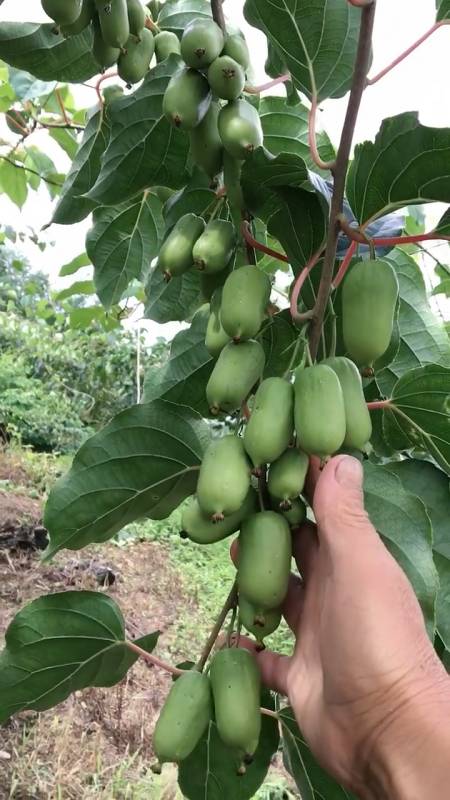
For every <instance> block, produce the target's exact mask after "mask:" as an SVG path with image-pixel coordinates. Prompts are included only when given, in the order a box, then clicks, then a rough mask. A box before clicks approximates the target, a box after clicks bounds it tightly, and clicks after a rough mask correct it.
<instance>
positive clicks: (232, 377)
mask: <svg viewBox="0 0 450 800" xmlns="http://www.w3.org/2000/svg"><path fill="white" fill-rule="evenodd" d="M265 360H266V359H265V355H264V350H263V348H262V347H261V345H260V343H259V342H257V341H255V340H254V339H249V340H248V341H246V342H241V344H235V343H234V342H230V343H229V344H227V345H225V347H224V348H223V350H222V352H221V353H220V355H219V358H218V359H217V361H216V364H215V367H214V369H213V371H212V373H211V376H210V378H209V381H208V384H207V386H206V398H207V400H208V405H209V408H210V410H211V413H212V414H218V413H219V412H220V411H223V412H226V413H228V414H232V413H233V412H234V411H238V410H239V409H240V408H241V406H242V404H243V403H244V402H245V400H246V399H247V397H248V395H249V394H250V392H251V390H252V388H253V386H254V385H255V383H256V382H257V381H258V380H259V379H260V378H261V375H262V373H263V370H264V365H265Z"/></svg>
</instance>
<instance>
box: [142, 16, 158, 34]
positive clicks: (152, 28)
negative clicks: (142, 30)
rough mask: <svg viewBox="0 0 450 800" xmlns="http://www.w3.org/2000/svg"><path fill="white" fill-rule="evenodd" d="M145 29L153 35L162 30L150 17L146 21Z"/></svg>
mask: <svg viewBox="0 0 450 800" xmlns="http://www.w3.org/2000/svg"><path fill="white" fill-rule="evenodd" d="M145 27H146V28H148V30H149V31H151V32H152V33H160V28H158V26H157V24H156V22H153V20H152V19H150V17H147V18H146V20H145Z"/></svg>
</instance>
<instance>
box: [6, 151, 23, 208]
mask: <svg viewBox="0 0 450 800" xmlns="http://www.w3.org/2000/svg"><path fill="white" fill-rule="evenodd" d="M2 192H4V193H5V194H6V195H7V196H8V197H9V199H10V200H11V202H12V203H14V205H16V206H18V207H19V208H22V206H23V205H24V203H25V200H26V199H27V195H28V186H27V173H26V171H25V170H24V169H23V167H21V166H14V164H12V163H11V162H10V161H6V160H5V159H3V158H0V194H1V193H2Z"/></svg>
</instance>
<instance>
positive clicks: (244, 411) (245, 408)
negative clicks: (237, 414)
mask: <svg viewBox="0 0 450 800" xmlns="http://www.w3.org/2000/svg"><path fill="white" fill-rule="evenodd" d="M241 416H242V417H243V418H244V419H246V420H247V422H248V420H249V419H250V409H249V407H248V405H247V403H243V405H242V408H241Z"/></svg>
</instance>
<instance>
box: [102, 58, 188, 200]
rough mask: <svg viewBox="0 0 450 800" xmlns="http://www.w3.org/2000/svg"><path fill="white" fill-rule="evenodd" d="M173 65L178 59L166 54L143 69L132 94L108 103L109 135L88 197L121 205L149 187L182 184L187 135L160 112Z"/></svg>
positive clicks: (177, 63)
mask: <svg viewBox="0 0 450 800" xmlns="http://www.w3.org/2000/svg"><path fill="white" fill-rule="evenodd" d="M179 66H180V59H179V57H178V56H174V55H172V56H170V58H168V59H166V60H165V61H163V62H162V63H161V64H159V65H158V66H157V67H155V68H154V69H152V70H151V71H150V72H148V73H147V76H146V78H145V80H144V82H143V83H142V84H141V86H140V87H139V89H137V91H136V92H134V93H133V94H130V95H128V96H127V97H124V98H123V99H121V100H117V101H115V102H114V103H113V105H112V106H111V108H110V110H109V118H110V120H111V138H110V141H109V145H108V148H107V150H106V153H105V154H104V157H103V159H102V169H101V172H100V175H99V177H98V180H97V183H96V184H95V186H94V187H93V189H92V190H91V191H90V192H89V197H90V199H91V200H95V201H96V202H98V203H104V204H105V205H108V204H112V203H121V202H123V201H124V200H126V199H127V198H129V197H133V195H135V194H136V193H137V192H140V191H142V190H143V189H147V188H148V187H151V186H170V187H172V188H177V187H179V186H183V184H185V183H186V182H187V178H188V175H187V171H186V166H187V160H188V154H189V137H188V136H186V133H185V132H184V131H177V130H176V129H175V128H174V127H173V126H172V125H171V124H170V123H169V122H168V120H167V119H166V117H165V116H164V114H163V111H162V101H163V96H164V92H165V90H166V87H167V84H168V83H169V80H170V78H171V77H172V75H173V74H174V72H176V71H177V70H178V69H179Z"/></svg>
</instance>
